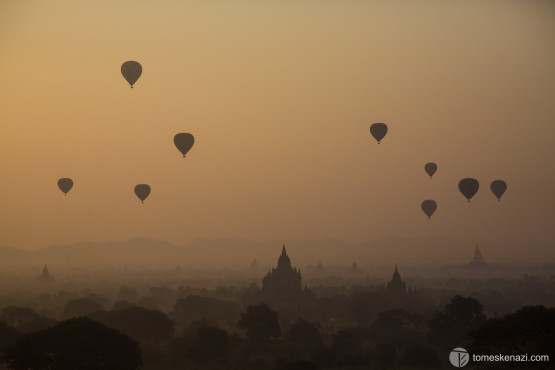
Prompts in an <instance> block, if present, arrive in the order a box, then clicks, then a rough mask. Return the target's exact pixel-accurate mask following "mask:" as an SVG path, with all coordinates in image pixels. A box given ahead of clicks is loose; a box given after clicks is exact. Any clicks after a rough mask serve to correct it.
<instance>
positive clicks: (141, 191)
mask: <svg viewBox="0 0 555 370" xmlns="http://www.w3.org/2000/svg"><path fill="white" fill-rule="evenodd" d="M135 194H136V195H137V197H139V199H140V200H141V203H144V201H145V199H146V198H148V195H149V194H150V186H148V185H147V184H139V185H137V186H135Z"/></svg>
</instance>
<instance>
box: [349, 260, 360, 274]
mask: <svg viewBox="0 0 555 370" xmlns="http://www.w3.org/2000/svg"><path fill="white" fill-rule="evenodd" d="M359 271H360V269H359V268H358V266H357V262H356V261H353V264H352V265H351V272H359Z"/></svg>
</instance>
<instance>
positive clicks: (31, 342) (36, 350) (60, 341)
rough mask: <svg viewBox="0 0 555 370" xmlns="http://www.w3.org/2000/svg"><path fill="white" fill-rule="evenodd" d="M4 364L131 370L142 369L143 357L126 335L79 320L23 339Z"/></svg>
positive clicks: (8, 352)
mask: <svg viewBox="0 0 555 370" xmlns="http://www.w3.org/2000/svg"><path fill="white" fill-rule="evenodd" d="M3 360H4V361H5V362H7V364H8V366H9V367H10V368H12V369H16V370H24V369H25V370H26V369H52V370H58V369H59V370H62V369H64V370H66V369H80V370H93V369H106V370H111V369H113V370H131V369H137V368H138V367H139V366H140V365H141V354H140V351H139V348H138V345H137V343H136V342H134V341H133V340H131V339H129V338H128V337H127V336H125V335H124V334H121V333H120V332H118V331H117V330H115V329H110V328H107V327H105V326H104V325H102V324H101V323H99V322H96V321H93V320H91V319H88V318H84V317H79V318H75V319H70V320H66V321H62V322H60V323H58V324H57V325H56V326H54V327H52V328H49V329H45V330H41V331H38V332H36V333H31V334H27V335H25V336H23V337H22V338H21V339H20V340H18V341H17V342H16V344H15V345H14V346H13V347H11V348H9V349H8V350H6V352H5V355H4V356H3Z"/></svg>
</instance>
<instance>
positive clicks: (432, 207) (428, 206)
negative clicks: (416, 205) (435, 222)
mask: <svg viewBox="0 0 555 370" xmlns="http://www.w3.org/2000/svg"><path fill="white" fill-rule="evenodd" d="M420 207H422V210H423V211H424V213H425V214H426V216H428V219H429V218H430V217H432V215H433V214H434V212H435V211H436V209H437V203H436V201H435V200H431V199H426V200H425V201H423V202H422V204H421V205H420Z"/></svg>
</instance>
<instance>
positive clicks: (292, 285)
mask: <svg viewBox="0 0 555 370" xmlns="http://www.w3.org/2000/svg"><path fill="white" fill-rule="evenodd" d="M261 294H262V297H263V299H264V301H266V302H292V301H298V300H300V299H301V298H303V297H305V296H307V295H309V291H308V289H307V288H306V287H305V289H303V288H302V287H301V272H300V271H299V270H297V268H295V267H292V266H291V260H290V259H289V256H288V255H287V251H286V250H285V245H283V249H282V251H281V255H280V256H279V259H278V265H277V267H274V268H272V269H271V270H270V271H268V274H267V275H266V276H265V277H264V278H263V279H262V291H261Z"/></svg>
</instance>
